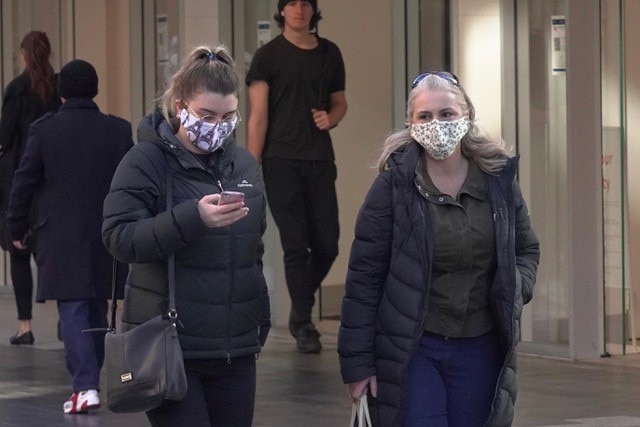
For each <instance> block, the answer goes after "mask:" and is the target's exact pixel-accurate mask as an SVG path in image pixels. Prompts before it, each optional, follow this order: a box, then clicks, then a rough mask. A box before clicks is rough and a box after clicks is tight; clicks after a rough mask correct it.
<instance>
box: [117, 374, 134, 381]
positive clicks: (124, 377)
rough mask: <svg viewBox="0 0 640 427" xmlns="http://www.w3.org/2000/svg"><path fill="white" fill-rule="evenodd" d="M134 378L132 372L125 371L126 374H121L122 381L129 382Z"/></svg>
mask: <svg viewBox="0 0 640 427" xmlns="http://www.w3.org/2000/svg"><path fill="white" fill-rule="evenodd" d="M132 379H133V375H132V374H131V372H125V373H124V374H122V375H120V381H121V382H123V383H126V382H129V381H131V380H132Z"/></svg>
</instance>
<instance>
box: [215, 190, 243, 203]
mask: <svg viewBox="0 0 640 427" xmlns="http://www.w3.org/2000/svg"><path fill="white" fill-rule="evenodd" d="M243 200H244V193H241V192H239V191H223V192H222V193H220V200H218V204H219V205H226V204H229V203H236V202H242V201H243Z"/></svg>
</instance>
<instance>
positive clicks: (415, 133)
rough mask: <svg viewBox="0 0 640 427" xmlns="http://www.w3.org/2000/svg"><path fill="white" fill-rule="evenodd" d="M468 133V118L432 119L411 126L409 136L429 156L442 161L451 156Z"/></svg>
mask: <svg viewBox="0 0 640 427" xmlns="http://www.w3.org/2000/svg"><path fill="white" fill-rule="evenodd" d="M468 131H469V118H468V117H462V118H460V119H458V120H453V121H440V120H436V119H433V120H431V121H430V122H427V123H415V124H412V125H411V136H412V137H413V139H415V140H416V141H417V142H418V143H419V144H420V145H422V146H423V147H424V149H425V150H426V151H427V154H429V156H431V157H433V158H434V159H436V160H444V159H446V158H447V157H449V156H451V154H453V152H454V151H455V149H456V147H457V146H458V144H459V143H460V140H461V139H462V137H463V136H465V135H466V134H467V132H468Z"/></svg>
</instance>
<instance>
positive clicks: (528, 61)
mask: <svg viewBox="0 0 640 427" xmlns="http://www.w3.org/2000/svg"><path fill="white" fill-rule="evenodd" d="M519 4H521V5H522V6H523V7H519V13H520V16H519V17H518V20H519V22H521V23H524V25H525V28H521V30H520V32H519V34H518V70H519V71H518V73H519V76H518V80H519V81H520V82H521V86H520V88H519V93H518V96H519V101H518V134H519V151H520V152H521V153H523V156H522V159H521V179H522V177H523V176H525V177H527V180H526V182H524V183H523V187H524V188H527V189H528V190H529V196H528V197H529V199H528V205H529V210H530V213H531V218H532V221H533V226H534V228H535V230H536V233H537V234H538V237H539V239H540V243H541V247H542V248H543V250H542V258H541V262H540V268H539V270H538V277H537V283H536V287H535V294H534V298H533V301H532V302H531V304H530V306H529V307H527V312H526V315H525V318H524V319H523V327H522V340H523V341H524V342H532V343H534V344H535V345H536V346H538V347H540V346H544V345H549V346H550V347H551V348H553V347H556V348H559V349H560V350H559V351H562V350H561V349H562V348H565V353H566V348H567V346H568V344H569V317H570V313H569V283H570V277H569V276H570V272H569V265H570V263H569V256H570V254H571V250H572V248H570V247H569V243H568V242H569V241H570V239H569V238H568V232H567V230H568V223H569V221H570V217H569V211H568V204H567V200H568V195H569V194H568V191H569V189H568V186H567V183H568V182H569V180H568V164H569V163H568V159H567V128H566V117H567V116H566V71H563V70H562V67H561V66H559V64H561V59H562V57H561V56H560V55H561V54H562V50H561V49H562V46H563V44H562V43H563V40H556V38H557V37H558V36H557V34H556V33H554V31H555V30H557V27H554V19H556V20H557V17H561V16H564V15H565V14H566V13H565V2H564V1H563V0H536V1H522V2H519ZM556 22H558V21H556ZM558 49H560V50H558ZM522 82H524V83H522ZM536 352H540V351H536ZM549 353H550V354H551V355H554V351H553V350H550V351H549ZM561 354H562V353H558V355H561Z"/></svg>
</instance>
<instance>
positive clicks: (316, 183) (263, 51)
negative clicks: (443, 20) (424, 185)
mask: <svg viewBox="0 0 640 427" xmlns="http://www.w3.org/2000/svg"><path fill="white" fill-rule="evenodd" d="M321 18H322V16H321V14H320V10H318V4H317V0H308V1H303V0H293V1H287V0H280V1H279V2H278V13H276V14H275V15H274V19H275V20H276V22H278V25H279V26H280V27H281V28H282V29H283V30H282V34H280V35H279V36H277V37H276V38H274V39H273V40H271V41H270V42H269V43H267V44H266V45H264V46H262V47H261V48H260V49H258V50H257V52H256V54H255V56H254V58H253V60H252V62H251V67H250V70H249V72H248V74H247V85H248V86H249V102H250V105H251V115H250V116H249V126H248V137H247V149H248V150H249V152H251V154H253V155H254V156H255V157H256V159H258V161H261V162H262V171H263V174H264V181H265V186H266V192H267V199H268V201H269V207H270V209H271V213H272V214H273V218H274V220H275V221H276V224H277V226H278V229H279V230H280V240H281V242H282V248H283V250H284V266H285V277H286V281H287V288H288V289H289V295H290V296H291V315H290V318H289V329H290V331H291V334H292V335H293V336H294V337H295V338H296V342H297V346H298V350H299V351H300V352H301V353H318V352H320V350H321V349H322V345H321V344H320V340H319V336H320V334H319V333H318V331H317V330H316V328H315V326H314V325H313V322H312V321H311V311H312V309H313V305H314V304H315V297H314V294H315V292H316V291H317V290H318V288H319V287H320V284H321V282H322V280H323V279H324V278H325V276H326V275H327V273H328V272H329V269H330V268H331V265H332V264H333V261H334V260H335V258H336V257H337V256H338V236H339V224H338V202H337V196H336V189H335V180H336V173H337V172H336V166H335V163H334V160H335V157H334V153H333V147H332V146H331V137H330V135H329V129H331V128H333V127H335V126H337V125H338V123H339V122H340V121H341V120H342V118H343V117H344V115H345V113H346V111H347V100H346V97H345V93H344V89H345V71H344V62H343V61H342V55H341V53H340V50H339V49H338V47H337V46H336V45H335V44H334V43H332V42H331V41H329V40H327V39H323V38H321V37H318V36H317V35H315V34H313V33H311V32H310V31H312V30H314V29H315V28H316V27H317V23H318V21H319V20H320V19H321Z"/></svg>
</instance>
